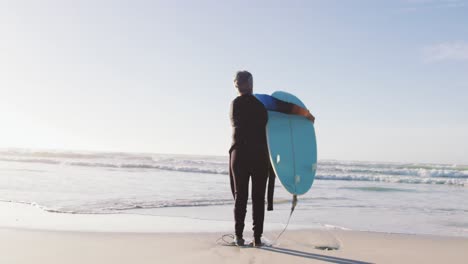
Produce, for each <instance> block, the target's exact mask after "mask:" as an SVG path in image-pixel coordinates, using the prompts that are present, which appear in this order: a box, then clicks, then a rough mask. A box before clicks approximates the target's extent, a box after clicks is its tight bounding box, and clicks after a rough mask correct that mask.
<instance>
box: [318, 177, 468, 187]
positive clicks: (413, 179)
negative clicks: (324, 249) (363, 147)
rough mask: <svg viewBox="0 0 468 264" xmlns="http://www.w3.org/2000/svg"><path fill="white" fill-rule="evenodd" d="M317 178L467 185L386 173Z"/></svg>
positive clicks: (458, 181)
mask: <svg viewBox="0 0 468 264" xmlns="http://www.w3.org/2000/svg"><path fill="white" fill-rule="evenodd" d="M315 179H318V180H334V181H371V182H389V183H407V184H447V185H457V186H468V181H467V180H464V179H448V178H429V177H424V178H423V177H408V176H400V177H395V176H388V175H369V176H362V175H320V174H318V175H316V176H315Z"/></svg>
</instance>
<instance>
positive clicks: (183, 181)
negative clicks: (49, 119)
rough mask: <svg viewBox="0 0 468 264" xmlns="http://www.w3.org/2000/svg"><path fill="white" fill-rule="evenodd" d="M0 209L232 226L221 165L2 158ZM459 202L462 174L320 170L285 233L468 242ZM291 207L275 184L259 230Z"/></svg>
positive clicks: (342, 165)
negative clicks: (301, 230)
mask: <svg viewBox="0 0 468 264" xmlns="http://www.w3.org/2000/svg"><path fill="white" fill-rule="evenodd" d="M0 201H1V202H4V203H21V204H28V205H31V206H35V207H38V208H40V209H42V210H44V211H48V212H51V213H63V214H144V215H170V216H175V217H185V218H194V219H206V220H216V221H226V222H229V221H232V218H233V216H232V213H231V211H230V209H229V210H226V208H232V206H233V199H232V195H231V192H230V187H229V177H228V157H227V156H201V155H169V154H147V153H140V154H139V153H105V152H84V151H36V150H24V149H3V150H0ZM467 201H468V166H463V165H456V164H417V163H390V162H363V161H338V160H319V162H318V170H317V176H316V180H315V182H314V185H313V186H312V189H311V190H310V191H309V192H308V193H307V194H305V195H302V196H300V197H299V203H298V206H297V208H296V211H295V212H294V214H293V216H292V219H291V226H292V227H294V226H298V227H317V226H322V227H334V228H341V229H350V230H362V231H377V232H392V233H406V234H429V235H444V236H463V237H468V202H467ZM290 202H291V195H290V194H288V193H287V192H286V191H285V190H284V188H282V186H281V184H280V182H279V181H277V182H276V187H275V210H274V211H273V212H267V213H266V216H265V223H266V225H267V224H268V223H277V224H281V223H283V224H284V223H285V222H286V221H287V218H288V216H289V210H290ZM220 208H222V209H223V210H220ZM248 211H249V212H248V214H247V218H248V219H249V217H250V216H249V215H250V208H249V210H248ZM220 212H223V213H220ZM226 212H229V213H226ZM248 228H249V227H246V229H248Z"/></svg>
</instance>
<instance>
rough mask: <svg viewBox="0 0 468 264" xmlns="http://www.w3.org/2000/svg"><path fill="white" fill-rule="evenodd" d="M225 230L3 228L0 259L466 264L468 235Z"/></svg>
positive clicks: (211, 263)
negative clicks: (251, 235)
mask: <svg viewBox="0 0 468 264" xmlns="http://www.w3.org/2000/svg"><path fill="white" fill-rule="evenodd" d="M221 235H222V233H185V234H184V233H178V234H176V233H172V234H170V233H147V234H145V233H109V232H108V233H105V232H101V233H100V232H68V231H42V230H27V229H15V228H3V229H0V249H1V251H2V253H1V254H0V263H48V264H59V263H60V264H63V263H102V264H106V263H109V264H110V263H112V264H117V263H184V264H186V263H205V264H215V263H268V264H273V263H281V264H285V263H286V264H293V263H343V264H344V263H346V264H353V263H354V264H357V263H468V238H451V237H436V236H420V235H401V234H386V233H371V232H357V231H324V230H294V231H287V232H286V233H285V234H284V236H283V237H282V238H281V239H280V241H279V244H277V245H275V246H273V247H264V248H250V247H249V248H238V247H232V246H221V245H217V244H216V240H217V239H218V238H219V237H220V236H221ZM267 235H269V236H272V234H266V236H267ZM320 245H322V246H339V249H338V250H332V251H324V250H319V249H316V248H314V247H315V246H320Z"/></svg>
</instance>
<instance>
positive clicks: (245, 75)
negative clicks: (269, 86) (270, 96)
mask: <svg viewBox="0 0 468 264" xmlns="http://www.w3.org/2000/svg"><path fill="white" fill-rule="evenodd" d="M234 86H235V87H236V88H237V90H239V92H240V93H241V94H244V93H251V92H252V89H253V77H252V74H251V73H250V72H248V71H238V72H236V75H235V76H234Z"/></svg>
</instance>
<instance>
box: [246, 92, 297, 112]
mask: <svg viewBox="0 0 468 264" xmlns="http://www.w3.org/2000/svg"><path fill="white" fill-rule="evenodd" d="M255 97H256V98H257V99H258V100H259V101H260V102H262V104H263V105H264V106H265V108H266V110H268V111H275V112H281V113H285V114H291V112H292V108H293V106H294V104H291V103H288V102H285V101H282V100H279V99H276V98H274V97H273V96H271V95H267V94H255Z"/></svg>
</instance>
